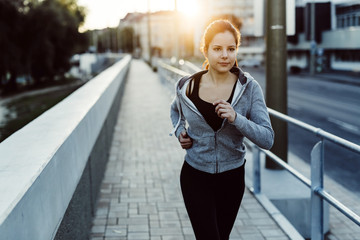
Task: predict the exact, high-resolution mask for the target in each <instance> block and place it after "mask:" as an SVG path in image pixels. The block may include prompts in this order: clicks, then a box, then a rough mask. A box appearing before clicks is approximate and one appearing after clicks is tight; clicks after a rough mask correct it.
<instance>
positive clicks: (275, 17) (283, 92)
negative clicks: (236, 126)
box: [265, 0, 288, 169]
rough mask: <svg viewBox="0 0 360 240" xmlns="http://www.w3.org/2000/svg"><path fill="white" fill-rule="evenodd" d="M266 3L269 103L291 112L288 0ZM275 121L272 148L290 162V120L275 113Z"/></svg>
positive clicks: (280, 109) (275, 0)
mask: <svg viewBox="0 0 360 240" xmlns="http://www.w3.org/2000/svg"><path fill="white" fill-rule="evenodd" d="M266 3H267V5H266V18H267V21H266V23H267V25H266V103H267V105H268V107H270V108H272V109H274V110H276V111H279V112H281V113H283V114H287V68H286V58H287V49H286V44H287V39H286V0H268V1H266ZM271 122H272V126H273V129H274V131H275V141H274V145H273V147H272V149H271V150H272V151H273V152H274V153H275V154H276V155H277V156H279V157H280V158H281V159H283V160H284V161H285V162H287V152H288V134H287V124H286V123H285V122H283V121H281V120H279V119H276V118H273V117H271ZM265 165H266V168H271V169H277V168H278V166H277V165H276V164H275V163H274V162H272V161H271V160H269V159H268V160H267V161H266V164H265Z"/></svg>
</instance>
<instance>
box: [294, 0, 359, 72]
mask: <svg viewBox="0 0 360 240" xmlns="http://www.w3.org/2000/svg"><path fill="white" fill-rule="evenodd" d="M310 10H311V1H297V2H296V34H295V35H294V36H292V37H289V39H288V46H287V49H288V67H289V68H290V69H293V70H299V69H309V64H310V55H311V53H310V52H311V51H314V53H315V59H316V61H315V69H316V71H318V72H321V71H324V70H343V71H352V72H359V71H360V1H340V0H337V1H335V0H334V1H327V2H324V1H315V16H316V17H315V23H314V25H315V42H313V43H312V42H311V34H310V33H311V28H310V25H311V22H310V19H311V18H310V14H311V11H310Z"/></svg>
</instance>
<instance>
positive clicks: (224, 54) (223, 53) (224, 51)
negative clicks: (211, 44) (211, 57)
mask: <svg viewBox="0 0 360 240" xmlns="http://www.w3.org/2000/svg"><path fill="white" fill-rule="evenodd" d="M227 56H228V53H227V51H226V50H225V49H224V50H223V51H222V53H221V57H223V58H226V57H227Z"/></svg>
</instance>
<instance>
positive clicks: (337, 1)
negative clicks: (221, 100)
mask: <svg viewBox="0 0 360 240" xmlns="http://www.w3.org/2000/svg"><path fill="white" fill-rule="evenodd" d="M266 3H267V1H263V0H255V1H253V0H221V1H218V0H174V1H168V0H133V1H124V0H101V1H100V0H98V1H96V0H0V96H1V98H0V141H3V140H4V139H6V138H7V137H8V136H10V135H11V134H12V133H13V132H15V131H17V130H18V129H20V128H21V127H22V126H24V125H25V124H27V123H28V122H30V121H31V120H32V119H34V118H36V117H37V116H38V115H40V114H41V113H43V112H44V111H46V110H47V109H49V108H51V107H52V106H53V105H55V104H56V103H57V102H59V101H61V100H62V99H63V98H65V97H66V96H68V95H69V94H70V93H72V92H73V91H74V90H76V89H77V88H79V87H80V86H82V85H83V84H85V83H86V82H87V81H89V80H91V79H92V78H93V77H94V76H96V75H97V74H98V73H100V72H101V71H103V70H104V69H105V68H107V67H109V66H110V65H112V64H113V63H114V62H116V61H117V60H118V59H119V58H120V57H121V55H119V54H122V53H130V54H132V56H133V58H137V59H143V60H144V61H146V62H147V63H148V64H149V65H150V66H151V67H152V68H153V70H155V71H156V70H157V64H158V60H159V59H160V60H162V61H165V62H167V63H169V64H172V65H174V66H176V67H178V68H182V69H183V70H185V71H187V72H191V71H196V69H199V68H201V66H202V62H203V60H204V58H203V56H202V54H201V52H200V42H201V36H202V34H203V32H204V29H205V27H206V26H207V24H208V23H209V22H211V21H212V20H214V19H229V20H230V21H232V22H233V23H234V25H235V26H236V27H237V28H238V29H239V30H240V32H241V46H240V49H239V52H238V62H239V65H240V67H241V68H243V70H245V71H250V72H251V74H252V75H253V76H254V77H255V78H256V79H257V80H258V81H259V83H260V84H261V86H262V87H263V89H264V92H265V87H266V83H267V84H268V85H269V86H270V85H273V83H274V82H271V80H270V79H267V80H266V66H267V65H266V52H267V49H268V52H270V50H271V49H272V48H274V46H275V45H272V43H271V42H270V43H269V42H268V43H267V42H266V41H267V38H266V27H267V24H266V22H267V21H271V19H269V16H268V15H267V14H266V12H267V11H269V9H270V10H271V9H272V7H274V8H275V7H276V8H277V7H278V6H275V5H274V6H267V5H266ZM266 9H268V10H266ZM284 13H285V16H283V17H285V19H286V21H285V23H286V24H285V25H286V26H285V28H286V31H285V32H286V36H285V41H286V42H285V44H286V49H285V51H284V52H283V54H282V55H281V56H276V59H275V58H271V57H268V60H267V61H268V62H277V61H278V60H279V59H282V60H284V61H285V63H286V64H285V65H286V67H285V70H284V71H283V75H285V80H284V82H285V81H286V82H287V88H288V89H287V97H286V93H285V95H283V96H280V97H282V98H283V100H282V101H284V102H287V104H285V107H286V108H287V109H286V111H288V114H289V115H290V116H292V117H295V118H297V119H300V120H302V121H304V122H306V123H309V124H313V125H314V126H320V127H321V128H322V129H324V130H326V131H329V132H331V133H333V134H335V135H337V136H340V137H342V138H345V139H347V140H350V141H353V142H354V143H357V144H359V143H360V121H359V119H360V112H359V107H358V106H359V105H360V90H359V86H360V41H359V39H360V1H351V0H332V1H305V0H296V1H295V0H287V1H286V9H285V11H284ZM312 19H314V21H312ZM271 27H274V29H276V28H277V27H279V26H278V25H274V26H271ZM280 27H282V26H280ZM274 44H275V42H274ZM266 45H268V46H267V47H266ZM274 56H275V55H274ZM179 60H180V61H179ZM179 63H180V64H179ZM185 63H186V64H185ZM286 78H287V79H286ZM274 81H275V80H274ZM333 84H337V85H333ZM285 86H286V85H285ZM275 91H276V88H275ZM284 99H285V100H284ZM304 140H306V141H305V142H304ZM314 141H315V140H313V139H308V137H307V135H306V134H305V133H302V132H299V130H298V129H292V128H291V127H290V130H289V144H290V147H289V148H290V149H292V150H291V151H292V152H293V153H295V154H296V155H298V156H300V157H305V156H308V155H309V152H310V150H309V149H310V146H312V145H313V144H314ZM308 148H309V149H308ZM344 151H345V150H344ZM330 152H331V147H330ZM344 154H345V155H344ZM329 155H339V156H340V157H344V156H347V158H349V159H350V160H348V161H353V162H354V164H355V166H358V165H359V163H355V157H356V156H355V154H353V153H344V152H340V153H339V152H338V151H334V152H333V153H332V152H331V153H330V154H329ZM334 159H335V158H334ZM334 161H335V160H334ZM352 166H354V165H352ZM338 167H339V168H348V169H347V171H349V169H350V170H354V168H352V167H350V168H349V165H348V166H347V167H346V166H338ZM355 169H356V168H355ZM329 171H330V172H333V175H338V174H339V173H338V169H332V170H331V169H330V170H329ZM353 174H355V173H353ZM339 178H341V179H342V180H344V181H345V180H346V181H347V182H351V184H350V188H351V189H353V190H356V191H357V192H359V189H358V180H357V179H354V175H349V174H344V175H341V177H339Z"/></svg>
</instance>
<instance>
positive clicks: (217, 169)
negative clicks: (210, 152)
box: [214, 132, 219, 173]
mask: <svg viewBox="0 0 360 240" xmlns="http://www.w3.org/2000/svg"><path fill="white" fill-rule="evenodd" d="M216 134H217V132H215V135H214V138H215V173H218V172H219V161H218V158H217V139H216Z"/></svg>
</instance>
